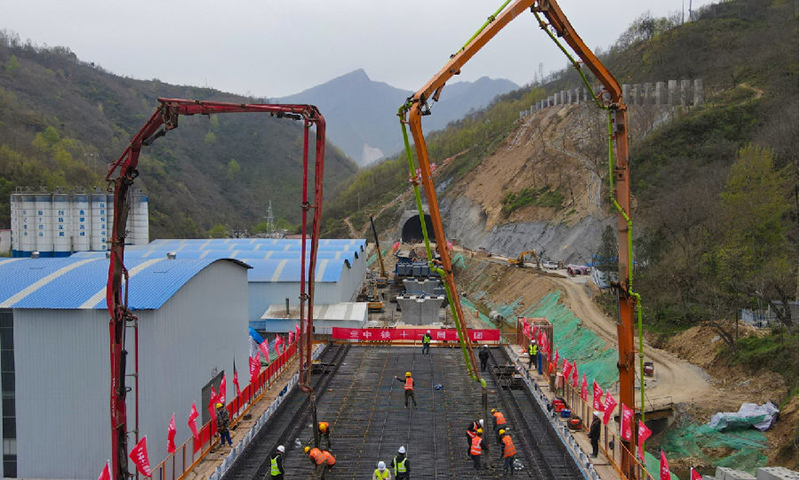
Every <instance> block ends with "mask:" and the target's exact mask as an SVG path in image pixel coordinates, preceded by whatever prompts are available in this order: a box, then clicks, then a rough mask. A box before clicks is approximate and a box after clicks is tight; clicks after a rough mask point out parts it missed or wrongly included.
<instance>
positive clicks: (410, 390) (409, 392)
mask: <svg viewBox="0 0 800 480" xmlns="http://www.w3.org/2000/svg"><path fill="white" fill-rule="evenodd" d="M394 379H395V380H397V381H398V382H402V383H403V389H404V390H405V392H406V408H408V399H409V398H411V401H412V402H414V406H415V407H416V406H417V400H416V399H415V398H414V379H413V378H411V372H406V379H405V380H403V379H402V378H397V377H394Z"/></svg>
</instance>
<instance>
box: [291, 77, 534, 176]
mask: <svg viewBox="0 0 800 480" xmlns="http://www.w3.org/2000/svg"><path fill="white" fill-rule="evenodd" d="M518 88H519V86H518V85H517V84H515V83H514V82H512V81H510V80H505V79H491V78H489V77H481V78H479V79H478V80H476V81H474V82H453V83H451V84H448V85H447V87H445V89H444V90H443V94H442V97H441V101H439V102H438V103H437V104H436V105H435V106H434V107H433V108H432V110H435V112H436V115H433V116H431V117H429V120H430V121H426V122H425V123H424V125H423V127H424V129H425V131H426V133H427V132H430V131H433V130H439V129H442V128H444V127H445V126H447V124H448V123H450V122H452V121H454V120H458V119H460V118H462V117H464V116H465V115H467V114H468V113H469V112H470V111H474V110H479V109H481V108H483V107H485V106H487V105H489V103H491V101H492V100H493V99H494V98H495V97H497V96H498V95H501V94H504V93H507V92H510V91H512V90H516V89H518ZM413 93H414V92H412V91H411V90H403V89H400V88H396V87H393V86H391V85H389V84H388V83H384V82H376V81H374V80H372V79H370V78H369V76H368V75H367V72H365V71H364V70H363V69H358V70H354V71H352V72H350V73H347V74H345V75H342V76H340V77H336V78H334V79H333V80H329V81H327V82H325V83H323V84H321V85H317V86H316V87H312V88H309V89H308V90H304V91H302V92H300V93H297V94H294V95H289V96H286V97H281V98H278V99H276V100H277V101H279V102H280V103H311V104H314V105H316V106H317V107H319V109H320V110H321V111H322V112H323V114H324V115H325V118H326V120H327V122H328V133H329V135H330V139H331V141H332V142H333V143H335V144H336V145H337V146H339V147H340V148H341V149H342V150H343V151H344V152H345V154H347V155H348V156H349V157H350V158H351V159H353V160H354V161H355V162H356V163H357V164H358V165H361V166H364V165H368V164H370V163H372V162H374V161H376V160H379V159H381V158H385V157H387V156H389V155H392V154H395V153H397V152H398V151H399V150H400V149H401V148H402V146H403V143H402V142H403V140H402V135H401V133H400V125H399V123H398V119H397V116H396V114H397V109H398V108H399V107H400V105H401V104H402V103H403V102H404V101H405V100H406V98H408V97H410V96H411V95H413ZM426 120H428V119H426Z"/></svg>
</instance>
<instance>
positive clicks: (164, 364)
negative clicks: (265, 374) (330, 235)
mask: <svg viewBox="0 0 800 480" xmlns="http://www.w3.org/2000/svg"><path fill="white" fill-rule="evenodd" d="M246 285H247V273H246V269H245V268H243V267H241V266H239V265H236V264H233V263H230V262H215V263H213V264H211V265H210V266H209V267H207V268H206V269H204V270H203V271H202V272H200V273H199V274H198V275H196V276H195V277H194V278H192V279H191V280H190V281H189V282H187V283H186V285H184V286H183V287H182V288H181V289H180V290H179V291H178V293H177V294H175V295H174V296H173V297H172V298H171V299H170V300H169V301H168V302H167V303H166V304H164V305H163V306H162V307H161V308H160V309H159V310H143V311H138V312H136V314H137V315H138V316H139V324H140V328H139V373H140V389H141V391H140V395H139V400H140V406H139V416H140V435H142V436H144V435H146V436H147V437H148V438H147V444H148V451H149V456H150V463H151V465H156V464H158V463H159V462H160V461H161V460H163V459H164V457H165V456H166V435H167V424H168V423H169V419H170V416H171V415H172V413H173V412H174V413H175V423H176V425H177V435H176V443H177V444H180V443H182V442H183V441H185V440H186V439H188V438H189V437H190V435H191V434H190V432H189V428H188V426H187V424H186V420H187V418H188V415H189V410H190V408H191V405H192V402H196V403H197V408H198V410H200V409H204V408H206V406H205V405H201V400H200V399H201V389H202V387H203V386H204V385H205V384H206V383H207V382H208V381H209V380H210V379H211V377H212V376H213V375H212V374H213V373H214V372H215V370H216V371H220V370H225V371H226V373H227V372H230V373H229V374H228V379H229V380H228V385H229V388H228V392H229V393H228V396H229V398H231V397H232V394H233V392H234V387H233V374H232V367H233V360H234V358H235V359H236V363H237V367H238V368H239V369H242V370H243V371H244V372H246V371H247V354H248V343H247V342H248V341H247V312H246V305H247V289H246V288H245V287H246ZM131 332H132V331H131V330H128V333H129V335H128V341H127V349H128V351H129V352H130V353H129V356H128V360H129V361H128V365H129V366H128V372H131V373H132V372H133V362H134V355H133V351H134V348H133V343H132V341H133V335H132V334H130V333H131ZM14 347H15V364H16V379H17V380H16V399H17V402H16V414H17V455H18V459H17V461H18V470H17V472H18V476H19V477H27V478H52V479H62V478H63V479H94V478H96V477H97V475H98V472H99V471H100V470H101V469H102V466H103V464H104V463H105V461H106V460H107V459H108V458H110V457H111V447H110V445H111V440H110V419H109V378H108V376H109V356H108V313H107V312H106V311H105V310H14ZM241 378H243V379H244V380H243V384H242V386H244V384H246V381H247V380H246V379H247V378H248V375H247V374H246V373H245V374H244V375H242V376H241ZM132 383H133V382H132V380H131V381H130V383H129V385H132ZM133 398H134V392H131V393H130V394H129V397H128V420H129V429H132V428H133V422H134V403H133ZM132 443H133V442H131V446H132ZM43 452H46V454H43ZM131 468H132V465H131Z"/></svg>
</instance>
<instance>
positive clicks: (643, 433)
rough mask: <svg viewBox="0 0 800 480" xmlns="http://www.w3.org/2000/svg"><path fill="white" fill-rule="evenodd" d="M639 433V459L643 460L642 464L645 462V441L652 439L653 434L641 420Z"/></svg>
mask: <svg viewBox="0 0 800 480" xmlns="http://www.w3.org/2000/svg"><path fill="white" fill-rule="evenodd" d="M638 433H639V434H638V435H637V437H638V439H639V459H641V460H642V462H644V441H645V440H647V439H648V438H650V435H651V434H652V433H653V432H651V431H650V429H649V428H647V425H645V424H644V423H642V421H641V420H639V432H638Z"/></svg>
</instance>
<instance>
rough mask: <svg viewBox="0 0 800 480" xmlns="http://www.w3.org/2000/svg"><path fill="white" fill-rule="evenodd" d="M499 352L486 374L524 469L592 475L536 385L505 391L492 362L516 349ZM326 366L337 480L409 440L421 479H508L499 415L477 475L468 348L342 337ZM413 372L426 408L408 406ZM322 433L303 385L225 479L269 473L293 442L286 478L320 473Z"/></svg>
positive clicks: (321, 389)
mask: <svg viewBox="0 0 800 480" xmlns="http://www.w3.org/2000/svg"><path fill="white" fill-rule="evenodd" d="M491 350H492V358H491V359H490V362H489V368H488V369H487V371H486V372H484V375H485V379H486V381H487V384H488V387H489V408H490V409H491V408H497V409H499V410H501V411H502V412H503V413H504V414H505V416H506V419H507V420H508V422H509V424H510V425H511V429H510V432H511V433H512V438H513V439H514V443H515V445H516V448H517V458H518V459H519V461H520V462H521V463H522V465H524V467H525V469H524V470H518V471H516V472H515V476H519V477H521V478H531V477H533V478H537V479H539V478H541V479H576V478H583V475H582V473H581V472H580V470H579V469H578V467H577V466H576V464H575V462H574V460H573V458H572V456H571V455H570V453H569V452H568V450H567V449H566V448H565V447H564V446H563V444H562V443H561V441H560V440H559V439H558V437H557V435H556V433H555V432H554V431H552V430H551V428H550V424H549V423H548V420H547V416H546V414H545V413H543V412H542V411H541V410H540V409H539V407H538V406H537V404H536V402H535V401H534V399H533V397H532V395H531V394H530V393H529V392H528V390H527V389H501V390H498V389H497V385H496V383H495V377H494V376H493V375H492V374H491V373H490V370H491V367H492V366H495V365H497V364H500V365H504V364H505V363H506V361H507V357H506V353H505V352H504V351H503V350H502V349H499V348H493V349H491ZM316 370H317V371H318V373H317V374H315V375H313V379H312V383H314V384H315V388H316V389H317V412H318V419H319V420H320V421H326V422H329V423H330V424H331V430H332V433H331V441H332V448H331V451H332V453H333V454H334V455H335V457H336V460H337V462H336V466H335V467H334V469H333V470H332V471H331V472H330V473H328V475H327V476H326V478H327V479H328V480H336V479H353V480H357V479H363V478H371V476H372V472H373V471H374V470H375V467H376V464H377V463H378V461H380V460H383V461H384V462H386V463H387V465H388V464H389V463H390V462H391V460H392V457H393V456H394V455H395V454H396V451H397V449H398V447H399V446H401V445H403V446H405V447H406V449H407V450H408V458H409V461H410V463H411V466H412V478H426V479H454V480H455V479H465V478H482V479H483V478H504V475H503V472H502V461H501V460H500V456H501V455H500V448H499V445H498V444H497V441H496V437H495V436H494V434H493V433H492V432H491V430H492V426H491V421H490V420H488V419H487V421H486V428H485V430H486V431H487V432H488V433H489V435H488V436H487V442H488V443H489V445H490V451H489V453H488V455H486V454H484V456H483V463H484V466H485V469H484V470H482V471H481V472H479V473H475V471H474V470H473V468H472V462H471V460H469V459H468V458H467V440H466V435H465V431H466V429H467V426H468V424H469V423H470V422H472V421H473V420H475V419H477V418H479V417H483V414H482V412H481V389H480V387H479V385H478V384H477V383H476V382H474V381H473V380H471V379H470V377H469V376H468V374H467V372H466V368H465V366H464V359H463V355H462V352H461V350H460V349H458V348H432V349H431V352H430V355H422V354H421V349H420V348H418V347H399V346H394V347H390V346H350V345H332V346H330V347H329V348H328V350H327V351H326V352H325V354H323V356H322V357H321V359H320V366H319V367H318V368H317V369H316ZM406 371H411V372H412V374H413V377H414V383H415V389H414V391H415V396H416V400H417V403H418V407H417V408H413V407H410V408H406V407H405V406H404V391H403V383H402V382H400V381H397V380H395V378H394V377H395V376H396V377H398V378H400V379H403V376H404V374H405V372H406ZM439 385H441V387H440V388H438V387H437V386H439ZM298 440H299V441H298ZM312 441H313V430H312V420H311V411H310V409H309V408H308V401H307V395H306V394H303V393H302V392H300V391H298V390H297V389H295V391H294V392H292V393H291V394H290V396H289V398H287V399H286V401H285V402H284V403H283V404H282V406H281V409H280V410H279V411H277V412H276V414H275V416H274V418H273V419H272V420H271V421H270V422H269V423H268V424H267V425H266V426H265V427H264V428H263V429H262V430H261V433H260V434H259V436H258V438H256V439H254V441H253V442H252V443H251V444H250V446H249V447H248V448H247V449H246V450H245V451H244V452H243V453H242V455H241V457H240V458H239V459H238V461H237V462H236V464H234V465H233V468H231V470H229V471H228V473H227V474H226V475H225V476H224V478H225V479H247V480H251V479H258V480H261V479H262V478H264V477H265V476H266V477H267V478H269V477H268V474H269V456H270V454H271V453H272V452H273V451H274V449H275V447H277V445H279V444H283V445H285V447H286V455H285V460H284V466H285V469H286V472H287V473H286V475H285V478H286V479H311V478H315V477H314V475H313V468H312V465H311V463H310V462H309V460H308V458H307V456H306V455H305V454H304V453H303V446H305V445H306V444H309V443H311V442H312ZM323 446H324V444H323ZM487 460H488V462H487ZM486 464H488V466H487V465H486ZM529 475H530V476H529Z"/></svg>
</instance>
